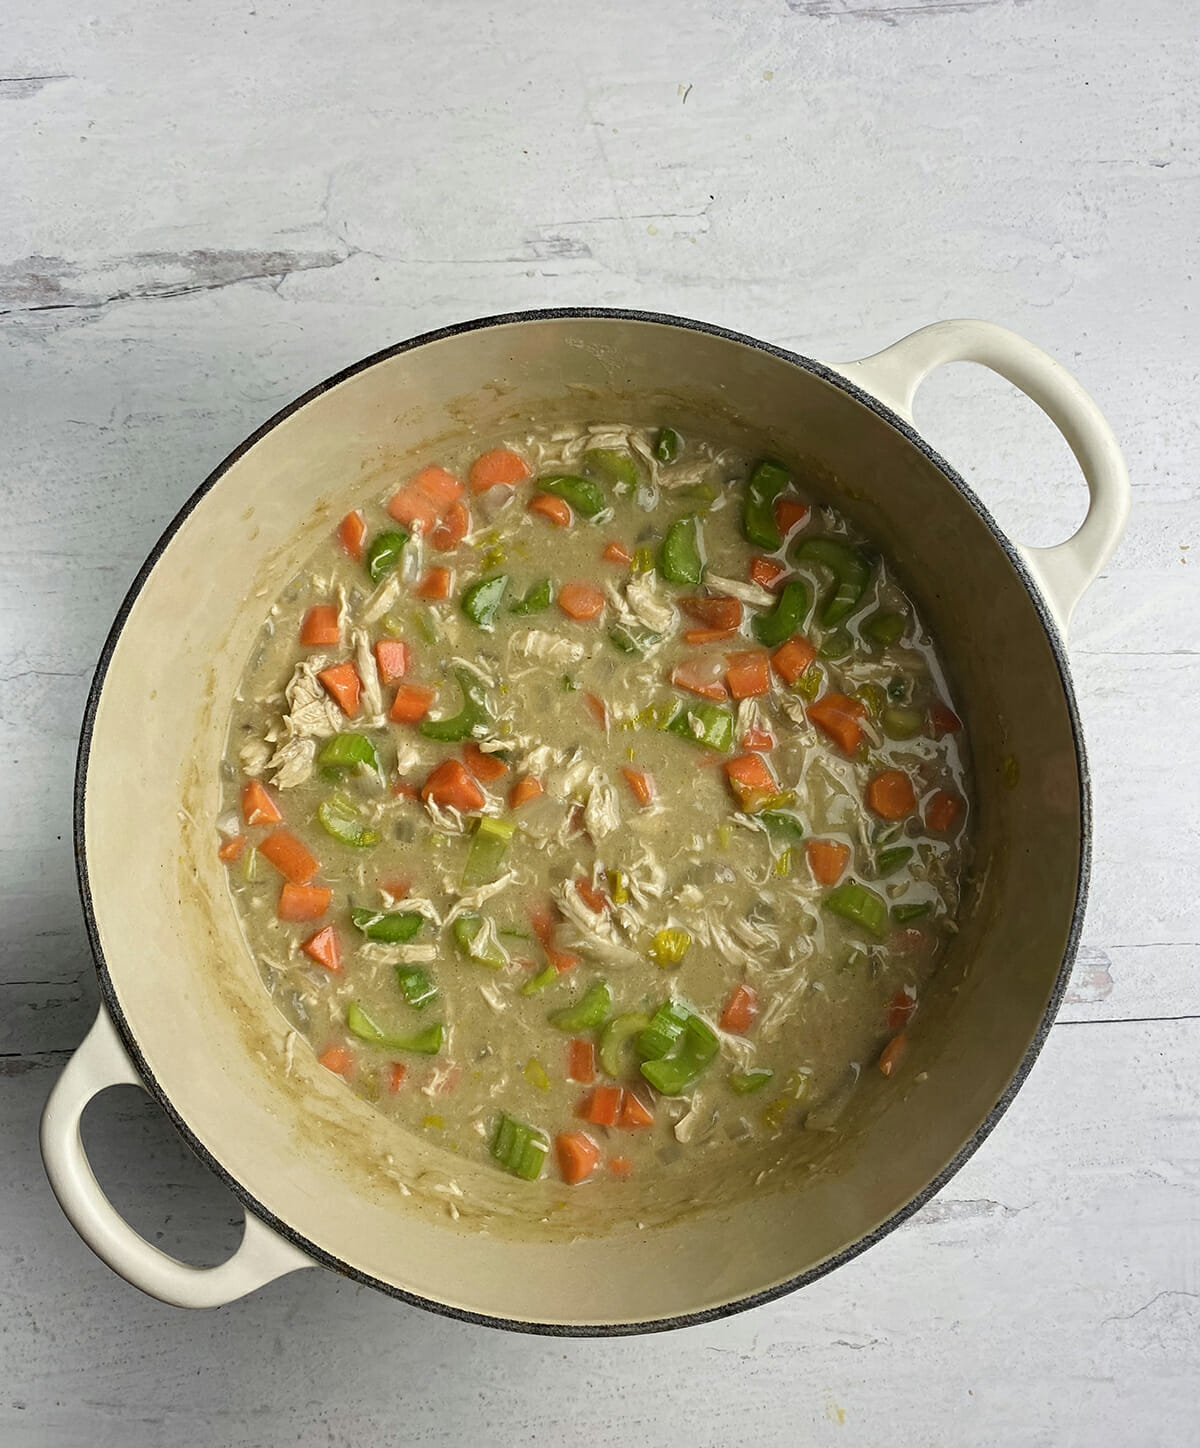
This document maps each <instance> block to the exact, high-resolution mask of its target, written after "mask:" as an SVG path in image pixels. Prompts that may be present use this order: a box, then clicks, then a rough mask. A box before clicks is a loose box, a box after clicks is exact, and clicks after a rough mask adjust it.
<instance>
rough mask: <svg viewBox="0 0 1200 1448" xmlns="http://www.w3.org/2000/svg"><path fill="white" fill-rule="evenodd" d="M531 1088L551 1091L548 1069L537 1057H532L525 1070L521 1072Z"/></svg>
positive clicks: (526, 1063)
mask: <svg viewBox="0 0 1200 1448" xmlns="http://www.w3.org/2000/svg"><path fill="white" fill-rule="evenodd" d="M521 1075H522V1076H524V1077H525V1079H526V1081H528V1082H529V1084H530V1085H531V1086H536V1087H537V1089H538V1090H539V1091H549V1089H550V1077H549V1076H548V1075H547V1074H546V1068H545V1066H543V1065H542V1063H541V1062H540V1061H539V1060H538V1058H537V1057H536V1056H530V1058H529V1060H528V1061H526V1062H525V1069H524V1070H523V1071H522V1072H521Z"/></svg>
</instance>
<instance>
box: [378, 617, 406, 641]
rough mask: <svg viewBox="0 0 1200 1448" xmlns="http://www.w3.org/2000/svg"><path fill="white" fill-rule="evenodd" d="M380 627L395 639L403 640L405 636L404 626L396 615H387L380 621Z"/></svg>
mask: <svg viewBox="0 0 1200 1448" xmlns="http://www.w3.org/2000/svg"><path fill="white" fill-rule="evenodd" d="M379 626H380V628H382V629H383V631H384V633H385V634H389V635H390V636H391V637H392V638H394V639H398V638H401V637H402V636H403V634H404V624H403V622H402V621H401V620H400V619H398V618H397V617H396V615H395V614H394V613H385V614H384V616H383V617H382V618H381V619H380V620H379Z"/></svg>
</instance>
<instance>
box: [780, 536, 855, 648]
mask: <svg viewBox="0 0 1200 1448" xmlns="http://www.w3.org/2000/svg"><path fill="white" fill-rule="evenodd" d="M792 558H793V560H794V561H795V562H797V563H819V564H820V565H821V567H822V568H827V569H828V570H829V572H830V573H832V574H833V588H832V590H831V591H830V592H829V593H828V594H827V595H826V598H825V602H824V607H823V609H822V611H821V624H822V626H823V627H825V628H832V627H833V626H834V624H838V623H841V621H842V619H844V618H845V617H846V615H847V614H848V613H850V612H851V611H852V610H853V609H855V608H857V607H858V604H859V602H860V601H861V599H862V596H863V594H864V593H865V592H866V591H867V582H868V580H869V579H870V577H871V564H870V562H869V561H868V559H867V555H866V554H865V553H864V552H863V551H862V549H861V548H855V547H853V546H852V545H851V544H849V543H843V542H841V541H840V539H837V538H805V539H804V540H803V541H802V542H801V543H798V544H797V545H796V546H795V547H794V548H793V549H792Z"/></svg>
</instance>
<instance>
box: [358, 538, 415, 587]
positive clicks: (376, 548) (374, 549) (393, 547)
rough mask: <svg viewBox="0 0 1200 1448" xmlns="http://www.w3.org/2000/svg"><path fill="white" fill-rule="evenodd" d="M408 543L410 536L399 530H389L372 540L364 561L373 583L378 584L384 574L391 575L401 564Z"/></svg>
mask: <svg viewBox="0 0 1200 1448" xmlns="http://www.w3.org/2000/svg"><path fill="white" fill-rule="evenodd" d="M407 542H408V534H407V533H404V532H401V530H400V529H399V528H392V529H389V530H388V531H387V532H386V533H378V534H376V536H375V537H374V538H372V539H371V542H370V545H369V546H368V548H367V555H366V558H365V560H364V561H365V563H366V565H367V572H368V573H369V574H370V577H371V582H372V583H378V582H379V580H380V579H381V578H382V577H383V576H384V574H386V573H390V572H391V571H392V569H393V568H395V566H396V565H397V564H398V563H399V562H400V555H401V554H402V553H403V552H404V545H405V544H406V543H407Z"/></svg>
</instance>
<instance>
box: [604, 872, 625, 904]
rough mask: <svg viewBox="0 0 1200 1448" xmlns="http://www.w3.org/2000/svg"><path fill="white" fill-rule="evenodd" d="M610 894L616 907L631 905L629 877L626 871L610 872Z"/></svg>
mask: <svg viewBox="0 0 1200 1448" xmlns="http://www.w3.org/2000/svg"><path fill="white" fill-rule="evenodd" d="M607 878H608V894H609V898H610V899H611V900H612V902H613V904H614V905H628V904H629V876H628V875H627V874H626V873H625V871H624V870H609V872H608V876H607Z"/></svg>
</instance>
